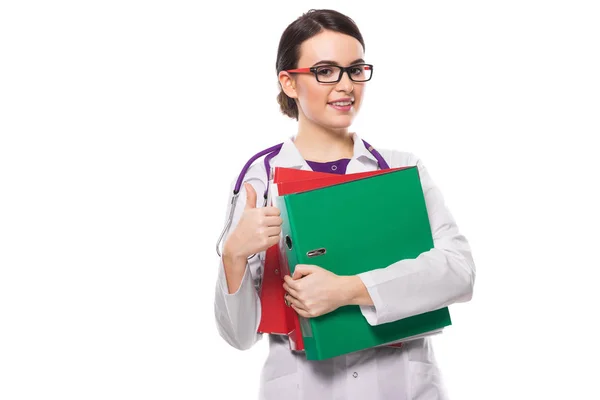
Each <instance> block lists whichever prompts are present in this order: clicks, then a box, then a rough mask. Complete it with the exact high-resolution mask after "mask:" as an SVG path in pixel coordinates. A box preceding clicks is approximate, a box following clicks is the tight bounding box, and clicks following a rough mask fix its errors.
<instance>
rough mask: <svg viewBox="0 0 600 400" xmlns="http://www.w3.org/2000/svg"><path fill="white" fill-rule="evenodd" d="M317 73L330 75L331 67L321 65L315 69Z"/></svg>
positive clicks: (331, 72)
mask: <svg viewBox="0 0 600 400" xmlns="http://www.w3.org/2000/svg"><path fill="white" fill-rule="evenodd" d="M317 74H319V75H322V76H331V74H333V68H330V67H321V68H319V69H318V70H317Z"/></svg>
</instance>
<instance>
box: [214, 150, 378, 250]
mask: <svg viewBox="0 0 600 400" xmlns="http://www.w3.org/2000/svg"><path fill="white" fill-rule="evenodd" d="M363 143H364V144H365V147H366V148H367V150H369V151H370V152H371V154H373V156H374V157H375V158H376V159H377V164H378V165H379V169H389V168H390V167H389V165H388V164H387V162H385V160H384V159H383V157H382V156H381V154H379V152H378V151H377V150H375V149H374V148H373V146H371V145H370V144H369V143H367V142H366V141H365V140H363ZM281 146H283V143H279V144H277V145H275V146H272V147H269V148H268V149H265V150H263V151H261V152H260V153H257V154H255V155H254V156H253V157H252V158H250V159H249V160H248V162H247V163H246V164H245V165H244V167H243V168H242V171H241V172H240V175H239V176H238V178H237V181H236V182H235V186H234V188H233V195H232V197H231V208H230V209H229V216H228V217H227V223H226V225H225V228H223V232H221V236H219V240H218V241H217V254H218V255H219V257H221V251H220V250H219V246H220V245H221V241H222V240H223V236H225V233H226V232H227V231H228V230H229V227H230V226H231V223H232V221H233V213H234V211H235V204H236V200H237V198H238V195H239V194H240V188H241V187H242V181H243V180H244V177H245V176H246V173H247V172H248V169H249V168H250V166H251V165H252V163H253V162H254V161H255V160H256V159H258V158H260V157H262V156H264V155H266V157H265V159H264V163H265V171H268V174H269V176H267V185H266V189H265V193H264V199H265V201H264V203H263V207H264V206H266V205H267V199H268V193H269V181H270V178H271V176H272V175H273V171H272V170H271V164H270V163H271V158H273V157H275V156H276V155H277V154H279V151H280V150H281ZM255 255H256V253H255V254H253V255H251V256H250V257H248V260H250V259H251V258H253V257H254V256H255Z"/></svg>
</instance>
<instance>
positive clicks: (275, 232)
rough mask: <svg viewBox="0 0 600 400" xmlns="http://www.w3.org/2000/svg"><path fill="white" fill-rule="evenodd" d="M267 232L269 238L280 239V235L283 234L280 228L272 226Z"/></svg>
mask: <svg viewBox="0 0 600 400" xmlns="http://www.w3.org/2000/svg"><path fill="white" fill-rule="evenodd" d="M265 232H266V233H267V236H276V237H279V234H280V233H281V228H280V227H278V226H271V227H268V228H267V229H265Z"/></svg>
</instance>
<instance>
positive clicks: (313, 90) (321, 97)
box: [299, 85, 330, 113]
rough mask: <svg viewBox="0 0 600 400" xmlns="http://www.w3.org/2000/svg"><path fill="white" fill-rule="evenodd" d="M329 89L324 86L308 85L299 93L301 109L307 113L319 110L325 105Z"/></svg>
mask: <svg viewBox="0 0 600 400" xmlns="http://www.w3.org/2000/svg"><path fill="white" fill-rule="evenodd" d="M329 92H330V89H329V88H328V87H326V86H318V85H310V86H308V87H305V88H303V90H302V92H301V93H299V94H300V97H301V99H302V109H303V110H305V111H306V112H307V113H309V112H310V111H314V112H319V111H320V110H323V109H324V108H325V107H326V106H327V99H328V96H329Z"/></svg>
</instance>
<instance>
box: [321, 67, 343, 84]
mask: <svg viewBox="0 0 600 400" xmlns="http://www.w3.org/2000/svg"><path fill="white" fill-rule="evenodd" d="M340 70H341V68H340V67H336V66H335V65H326V66H322V67H317V80H318V81H319V82H324V83H330V82H336V81H337V80H338V78H339V77H340Z"/></svg>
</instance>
